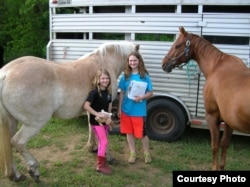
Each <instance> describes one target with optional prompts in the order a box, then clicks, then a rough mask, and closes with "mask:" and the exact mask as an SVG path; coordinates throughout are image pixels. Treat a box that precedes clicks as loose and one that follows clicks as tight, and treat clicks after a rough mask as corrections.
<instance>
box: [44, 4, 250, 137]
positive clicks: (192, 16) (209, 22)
mask: <svg viewBox="0 0 250 187" xmlns="http://www.w3.org/2000/svg"><path fill="white" fill-rule="evenodd" d="M49 9H50V41H49V43H48V45H47V59H49V60H53V61H57V62H67V61H70V60H74V59H77V58H79V57H80V56H82V55H84V54H86V53H89V52H91V51H93V50H94V49H95V48H97V47H98V45H99V44H101V43H104V42H106V41H107V40H134V41H135V42H136V43H138V44H140V51H141V53H142V55H143V58H144V61H145V65H146V67H147V69H148V71H149V73H150V76H151V78H152V82H153V88H154V95H153V97H152V98H151V99H149V100H148V104H147V111H148V116H147V119H146V130H147V133H148V136H149V137H150V138H151V139H155V140H162V141H169V142H171V141H175V140H177V139H178V138H179V137H180V136H181V135H182V134H183V132H184V131H185V129H186V127H187V126H190V127H194V128H205V129H208V126H207V124H206V121H205V110H204V106H203V105H204V103H203V96H202V90H203V85H204V82H205V78H204V76H203V74H202V73H201V72H200V70H199V68H198V66H197V64H196V63H195V62H193V61H192V60H191V61H190V62H189V63H188V64H187V65H186V66H183V67H182V69H177V68H176V69H174V71H173V72H172V73H171V74H167V73H165V72H163V70H162V68H161V62H162V59H163V57H164V56H165V55H166V53H167V52H168V50H169V48H170V46H171V45H172V43H173V41H174V39H175V37H176V35H177V34H178V33H179V26H183V27H184V28H185V29H186V30H187V31H188V32H192V33H195V34H198V35H201V36H203V37H204V38H206V39H208V40H209V41H211V42H212V43H213V44H214V45H215V46H216V47H218V48H219V49H220V50H221V51H224V52H226V53H229V54H232V55H235V56H238V57H240V58H241V59H242V60H243V61H244V62H245V64H246V65H247V66H248V67H249V66H250V60H249V58H250V1H249V0H220V1H217V0H171V1H170V0H158V1H155V0H116V1H113V0H50V2H49ZM115 107H117V105H116V103H114V112H115V111H116V108H115ZM117 120H118V119H117ZM118 121H119V120H118ZM118 124H119V123H118ZM221 126H222V130H223V122H222V123H221ZM234 134H241V133H238V132H234ZM242 135H246V134H242Z"/></svg>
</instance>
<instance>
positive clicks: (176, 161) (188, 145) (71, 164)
mask: <svg viewBox="0 0 250 187" xmlns="http://www.w3.org/2000/svg"><path fill="white" fill-rule="evenodd" d="M249 138H250V137H245V136H236V135H234V136H233V138H232V141H231V144H230V147H229V150H228V156H227V164H226V170H236V171H237V170H249V168H250V159H249V157H250V149H249V148H250V145H249ZM87 139H88V126H87V121H86V117H80V118H77V119H72V120H59V119H51V120H50V122H49V123H48V124H47V125H46V126H44V128H43V129H42V130H41V131H40V133H39V134H38V135H37V136H35V137H34V138H32V139H31V141H30V142H29V143H28V147H29V149H30V151H31V152H32V153H33V154H34V155H35V156H36V157H37V158H38V160H39V161H40V180H41V182H40V183H35V182H34V181H33V180H32V179H31V178H30V176H29V174H28V172H27V166H26V165H25V164H24V162H23V160H22V158H21V157H20V156H19V155H18V154H17V153H15V154H14V155H15V160H16V163H17V167H18V169H19V170H20V171H21V172H23V173H24V174H25V175H26V176H27V179H26V180H25V181H23V182H20V183H15V182H12V181H9V180H8V179H6V178H4V177H3V176H2V175H1V176H0V186H4V187H16V186H18V187H45V186H46V187H47V186H49V187H57V186H58V187H71V186H72V187H75V186H79V187H80V186H82V187H112V186H115V187H171V186H172V171H173V170H210V169H211V165H212V164H211V162H212V157H211V155H212V153H211V149H210V134H209V131H208V130H200V129H189V128H188V129H187V130H186V131H185V133H184V135H183V136H182V137H181V139H179V140H178V141H176V142H172V143H167V142H159V141H153V140H151V141H150V149H151V154H152V158H153V162H152V163H151V164H150V165H148V164H144V163H143V153H142V151H141V150H142V146H141V142H140V141H137V142H136V146H137V150H138V151H140V152H139V153H138V154H139V155H138V157H139V159H138V161H137V162H136V164H134V165H130V164H128V163H127V158H128V147H127V143H126V137H125V136H122V135H110V136H109V143H110V151H111V153H112V154H113V156H114V157H115V158H116V159H117V160H118V161H119V163H118V164H115V165H112V166H111V167H112V169H113V173H112V175H110V176H105V175H102V174H100V173H97V172H96V171H95V162H96V155H95V154H93V153H89V152H88V151H87V150H86V147H85V145H86V142H87Z"/></svg>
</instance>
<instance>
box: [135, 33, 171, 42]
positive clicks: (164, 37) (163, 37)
mask: <svg viewBox="0 0 250 187" xmlns="http://www.w3.org/2000/svg"><path fill="white" fill-rule="evenodd" d="M135 40H141V41H174V35H171V34H141V33H136V34H135Z"/></svg>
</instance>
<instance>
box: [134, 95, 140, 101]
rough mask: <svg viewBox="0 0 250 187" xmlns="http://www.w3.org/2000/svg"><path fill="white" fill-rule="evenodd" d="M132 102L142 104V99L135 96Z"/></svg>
mask: <svg viewBox="0 0 250 187" xmlns="http://www.w3.org/2000/svg"><path fill="white" fill-rule="evenodd" d="M134 101H135V102H142V97H140V96H135V99H134Z"/></svg>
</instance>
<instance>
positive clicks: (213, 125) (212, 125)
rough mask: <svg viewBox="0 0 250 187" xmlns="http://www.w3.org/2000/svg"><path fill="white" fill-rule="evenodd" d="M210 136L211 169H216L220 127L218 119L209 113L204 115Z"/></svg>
mask: <svg viewBox="0 0 250 187" xmlns="http://www.w3.org/2000/svg"><path fill="white" fill-rule="evenodd" d="M206 120H207V123H208V127H209V131H210V136H211V150H212V159H213V164H212V170H218V168H219V167H218V152H219V148H220V145H219V143H220V127H219V124H218V121H217V120H216V119H215V118H214V117H213V116H211V115H208V114H207V116H206Z"/></svg>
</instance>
